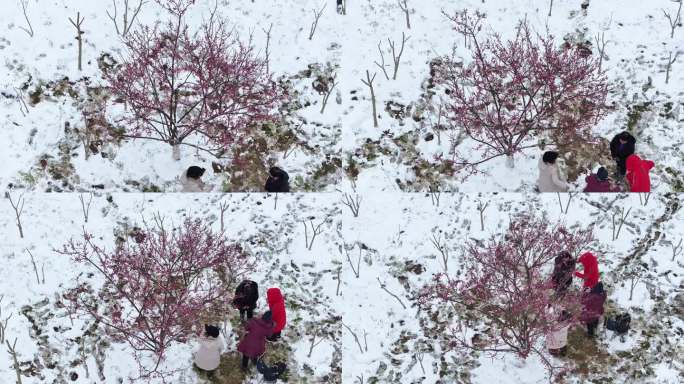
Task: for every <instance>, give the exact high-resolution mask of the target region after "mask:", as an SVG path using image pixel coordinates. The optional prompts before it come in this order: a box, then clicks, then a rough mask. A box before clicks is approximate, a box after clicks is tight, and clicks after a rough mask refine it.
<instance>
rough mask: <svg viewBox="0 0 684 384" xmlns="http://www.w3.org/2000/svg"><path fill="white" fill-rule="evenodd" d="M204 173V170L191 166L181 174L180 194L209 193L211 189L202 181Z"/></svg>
mask: <svg viewBox="0 0 684 384" xmlns="http://www.w3.org/2000/svg"><path fill="white" fill-rule="evenodd" d="M205 171H206V169H204V168H201V167H198V166H195V165H193V166H191V167H189V168H188V170H187V171H185V172H183V174H182V175H181V177H180V183H181V192H209V191H210V190H211V187H210V186H208V185H205V184H204V181H202V175H204V172H205Z"/></svg>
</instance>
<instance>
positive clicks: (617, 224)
mask: <svg viewBox="0 0 684 384" xmlns="http://www.w3.org/2000/svg"><path fill="white" fill-rule="evenodd" d="M631 210H632V208H631V207H630V208H629V209H628V210H627V212H625V208H624V207H617V208H616V209H615V212H613V220H612V223H613V241H615V240H617V239H618V238H619V237H620V230H621V229H622V225H623V224H624V223H625V221H627V217H628V216H629V212H630V211H631ZM616 219H617V220H616ZM616 229H617V231H616Z"/></svg>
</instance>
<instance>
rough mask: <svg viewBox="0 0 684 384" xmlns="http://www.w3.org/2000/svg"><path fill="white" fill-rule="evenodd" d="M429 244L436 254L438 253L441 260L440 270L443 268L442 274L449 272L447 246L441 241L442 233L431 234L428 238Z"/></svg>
mask: <svg viewBox="0 0 684 384" xmlns="http://www.w3.org/2000/svg"><path fill="white" fill-rule="evenodd" d="M430 242H431V243H432V245H433V246H434V247H435V249H436V250H437V252H439V254H440V256H441V258H442V268H444V272H445V273H446V272H448V271H449V246H448V245H447V244H446V242H445V241H443V239H442V232H441V231H440V232H439V233H435V232H434V231H433V232H432V236H431V238H430Z"/></svg>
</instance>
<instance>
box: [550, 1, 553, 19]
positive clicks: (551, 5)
mask: <svg viewBox="0 0 684 384" xmlns="http://www.w3.org/2000/svg"><path fill="white" fill-rule="evenodd" d="M552 10H553V0H551V1H550V2H549V17H551V11H552Z"/></svg>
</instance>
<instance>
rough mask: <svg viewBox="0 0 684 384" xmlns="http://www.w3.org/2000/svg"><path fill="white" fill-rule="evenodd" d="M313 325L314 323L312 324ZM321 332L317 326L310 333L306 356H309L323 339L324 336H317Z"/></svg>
mask: <svg viewBox="0 0 684 384" xmlns="http://www.w3.org/2000/svg"><path fill="white" fill-rule="evenodd" d="M313 326H314V327H315V325H313ZM320 333H321V330H320V329H319V328H314V333H313V335H311V339H310V344H309V353H308V354H307V355H306V357H309V358H310V357H311V354H312V353H313V349H314V348H315V347H316V346H317V345H318V344H320V343H321V342H322V341H324V340H325V337H319V335H320ZM317 339H318V340H317Z"/></svg>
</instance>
